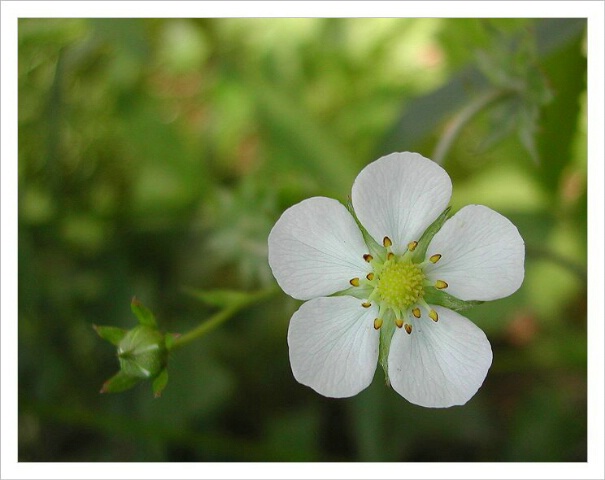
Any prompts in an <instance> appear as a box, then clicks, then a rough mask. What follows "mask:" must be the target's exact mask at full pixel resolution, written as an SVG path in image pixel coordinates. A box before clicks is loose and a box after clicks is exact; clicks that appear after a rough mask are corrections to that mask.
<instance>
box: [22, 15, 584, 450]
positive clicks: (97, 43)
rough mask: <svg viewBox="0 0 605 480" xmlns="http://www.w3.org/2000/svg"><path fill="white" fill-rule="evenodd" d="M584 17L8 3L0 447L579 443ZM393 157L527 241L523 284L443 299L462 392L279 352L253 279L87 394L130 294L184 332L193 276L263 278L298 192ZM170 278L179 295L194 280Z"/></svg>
mask: <svg viewBox="0 0 605 480" xmlns="http://www.w3.org/2000/svg"><path fill="white" fill-rule="evenodd" d="M585 28H586V21H585V20H582V19H544V20H541V19H532V20H529V19H496V20H490V19H483V20H480V19H438V18H434V19H397V18H392V19H244V18H242V19H146V20H138V19H22V20H20V21H19V32H18V33H19V140H18V141H19V166H18V169H19V258H18V260H19V284H18V287H19V345H18V347H19V460H20V461H24V462H31V461H341V460H342V461H482V462H485V461H531V462H533V461H586V450H587V446H586V431H587V420H586V398H587V379H586V359H587V348H586V340H587V338H586V288H587V286H586V270H585V265H586V242H587V241H586V225H587V215H586V207H587V205H586V176H587V164H586V156H587V153H586V129H587V126H586V104H587V99H586V61H587V59H586V44H585V42H586V37H585ZM406 150H410V151H417V152H419V153H421V154H423V155H425V156H427V157H429V158H433V159H434V160H438V161H440V162H442V163H443V166H444V168H446V170H447V171H448V173H449V174H450V175H451V177H452V181H453V184H454V193H453V198H452V206H453V209H454V211H455V210H457V209H459V208H461V207H462V206H464V205H466V204H469V203H478V204H484V205H488V206H490V207H492V208H494V209H496V210H498V211H499V212H501V213H502V214H504V215H506V216H507V217H509V218H510V219H511V220H512V221H513V222H514V223H515V224H516V225H517V226H518V228H519V230H520V232H521V234H522V236H523V237H524V239H525V242H526V246H527V257H526V278H525V282H524V285H523V286H522V288H521V289H520V290H519V291H518V292H517V293H515V294H514V295H512V296H511V297H508V298H506V299H503V300H499V301H495V302H491V303H486V304H483V305H481V306H478V307H475V308H473V309H472V310H470V311H468V312H465V313H466V315H467V316H468V317H469V318H471V319H472V320H473V321H474V322H476V323H477V325H479V326H480V327H481V328H482V329H483V330H484V331H485V332H486V334H487V336H488V338H489V339H490V341H491V343H492V346H493V350H494V362H493V365H492V368H491V370H490V372H489V373H488V376H487V379H486V381H485V383H484V385H483V387H482V388H481V389H480V390H479V392H478V393H477V395H475V397H473V399H471V400H470V401H469V403H468V404H467V405H465V406H463V407H453V408H450V409H445V410H434V409H423V408H421V407H417V406H415V405H411V404H409V403H408V402H407V401H406V400H404V399H403V398H401V397H400V396H399V395H397V394H396V393H395V392H394V391H392V390H391V389H390V388H387V387H385V386H384V380H383V373H382V371H381V370H380V369H377V373H376V377H375V379H374V382H373V383H372V385H371V386H370V387H369V388H368V389H367V390H365V391H363V392H362V393H360V394H359V395H357V396H356V397H353V398H350V399H343V400H335V399H328V398H324V397H321V396H319V395H318V394H316V393H315V392H313V391H312V390H310V389H309V388H307V387H304V386H302V385H300V384H298V383H297V382H296V381H295V380H294V378H293V376H292V373H291V371H290V366H289V361H288V349H287V343H286V333H287V328H288V321H289V318H290V316H291V314H292V313H293V312H294V311H295V309H296V308H297V307H298V305H299V303H300V302H296V301H294V300H292V299H290V298H288V297H287V296H286V295H285V294H283V293H281V292H279V291H276V293H275V294H273V295H272V296H271V297H270V298H269V299H267V300H265V301H263V302H261V303H258V304H256V305H254V306H251V307H249V308H246V309H244V310H242V311H240V312H239V313H238V314H236V315H235V316H233V317H232V318H230V319H229V320H228V321H227V322H226V323H224V324H223V325H221V326H220V328H218V329H216V330H213V331H212V332H210V333H208V334H207V335H205V336H203V337H200V338H199V339H197V340H195V341H193V342H192V343H190V344H188V345H186V346H184V347H183V348H182V349H179V350H177V351H175V352H173V354H172V356H171V358H170V362H169V367H168V370H169V375H170V381H169V383H168V386H167V387H166V390H165V391H164V393H163V395H162V397H161V398H158V399H154V398H153V395H152V393H151V387H150V385H149V382H147V383H141V384H139V385H137V386H136V387H135V388H134V389H132V390H129V391H127V392H124V393H120V394H104V395H101V394H99V389H100V387H101V385H102V384H103V382H104V381H105V380H106V379H107V378H109V377H110V376H112V375H113V374H114V373H115V372H116V371H117V368H118V361H117V359H116V357H115V349H114V348H113V347H112V346H111V345H110V344H109V343H106V342H104V341H102V340H101V339H100V338H98V337H97V336H96V335H95V332H94V331H93V329H92V328H91V326H92V324H93V323H94V324H101V325H113V326H117V327H122V328H132V327H134V325H135V323H136V318H135V317H134V316H133V315H132V313H131V311H130V305H129V304H130V300H131V298H132V297H133V296H134V295H136V296H137V298H139V299H140V300H141V301H142V302H143V303H144V304H145V305H147V306H148V307H149V308H151V309H152V310H153V311H154V312H155V314H156V317H157V318H158V321H159V323H160V327H161V329H163V330H165V331H169V332H179V333H185V332H187V331H189V330H191V329H192V328H194V327H196V326H197V325H199V324H200V323H201V322H203V321H204V320H206V319H207V318H209V317H210V316H211V315H213V314H214V313H216V312H217V311H220V309H219V308H218V307H217V306H215V305H213V303H215V301H213V297H212V294H210V295H204V299H203V300H204V301H202V300H201V299H200V296H199V295H195V293H196V292H197V293H199V292H203V291H207V290H212V289H217V288H220V289H229V290H236V291H242V292H248V291H250V292H253V291H258V290H263V289H268V288H269V289H270V288H272V286H273V285H274V280H273V277H272V275H271V272H270V269H269V267H268V264H267V235H268V233H269V231H270V229H271V227H272V225H273V224H274V223H275V221H276V220H277V218H278V217H279V215H280V213H281V212H283V210H285V209H286V208H287V207H288V206H290V205H292V204H294V203H296V202H298V201H300V200H302V199H304V198H307V197H310V196H314V195H325V196H329V197H333V198H337V199H339V200H340V201H342V202H343V203H346V202H347V196H348V195H349V193H350V188H351V185H352V182H353V180H354V178H355V175H356V174H357V173H358V172H359V171H360V170H361V168H363V166H365V165H366V164H368V163H370V162H371V161H373V160H375V159H377V158H378V157H380V156H381V155H384V154H387V153H391V152H393V151H406ZM192 293H193V294H192Z"/></svg>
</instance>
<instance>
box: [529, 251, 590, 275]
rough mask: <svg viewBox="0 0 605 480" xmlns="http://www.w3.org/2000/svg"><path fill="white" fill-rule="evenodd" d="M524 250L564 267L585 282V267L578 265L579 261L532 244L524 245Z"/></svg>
mask: <svg viewBox="0 0 605 480" xmlns="http://www.w3.org/2000/svg"><path fill="white" fill-rule="evenodd" d="M525 251H526V252H527V255H528V256H532V257H534V258H541V259H544V260H547V261H549V262H552V263H554V264H555V265H558V266H559V267H561V268H564V269H565V270H567V271H568V272H570V273H572V274H573V275H575V276H576V277H577V278H578V279H579V280H580V281H582V282H584V283H586V281H587V279H586V275H587V272H586V267H585V266H583V265H580V264H579V263H576V262H574V261H573V260H570V259H569V258H566V257H564V256H562V255H559V254H558V253H556V252H553V251H550V250H545V249H544V248H538V247H534V246H532V245H525Z"/></svg>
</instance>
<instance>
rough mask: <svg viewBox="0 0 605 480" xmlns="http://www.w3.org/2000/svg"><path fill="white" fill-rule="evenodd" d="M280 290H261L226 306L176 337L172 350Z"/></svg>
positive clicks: (272, 288) (273, 288) (274, 288)
mask: <svg viewBox="0 0 605 480" xmlns="http://www.w3.org/2000/svg"><path fill="white" fill-rule="evenodd" d="M278 291H279V290H278V289H277V288H276V287H271V288H268V289H266V290H261V291H259V292H256V293H252V294H250V295H249V296H247V297H246V298H244V299H242V300H240V301H238V302H235V303H233V304H231V305H229V306H227V307H225V308H224V309H223V310H221V311H220V312H217V313H215V314H214V315H212V316H211V317H210V318H209V319H208V320H206V321H204V322H202V323H201V324H200V325H198V326H197V327H195V328H194V329H193V330H190V331H189V332H187V333H185V334H183V335H181V336H180V337H178V338H177V339H175V340H174V343H173V344H172V347H171V350H174V349H175V348H180V347H182V346H184V345H187V344H188V343H191V342H192V341H193V340H196V339H198V338H199V337H202V336H204V335H206V334H207V333H208V332H211V331H212V330H214V329H215V328H217V327H219V326H220V325H222V324H223V323H224V322H225V321H227V320H229V319H230V318H231V317H232V316H234V315H235V314H236V313H238V312H239V311H241V310H243V309H244V308H247V307H249V306H251V305H254V304H255V303H260V302H262V301H263V300H266V299H267V298H270V297H271V296H273V295H274V294H275V293H277V292H278Z"/></svg>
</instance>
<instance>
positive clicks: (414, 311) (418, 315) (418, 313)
mask: <svg viewBox="0 0 605 480" xmlns="http://www.w3.org/2000/svg"><path fill="white" fill-rule="evenodd" d="M412 315H414V316H415V317H416V318H420V309H419V308H418V307H416V308H413V309H412Z"/></svg>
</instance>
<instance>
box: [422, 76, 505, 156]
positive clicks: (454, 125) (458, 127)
mask: <svg viewBox="0 0 605 480" xmlns="http://www.w3.org/2000/svg"><path fill="white" fill-rule="evenodd" d="M511 93H512V91H511V90H506V89H502V88H498V89H493V90H488V91H487V92H485V93H484V94H483V95H479V96H478V97H477V98H475V99H474V100H473V101H472V102H471V103H469V104H468V105H467V106H466V107H465V108H463V109H462V110H460V112H458V114H457V115H456V116H455V117H454V118H453V120H452V121H451V122H450V124H449V125H448V126H447V127H446V129H445V132H444V133H443V136H442V137H441V138H440V139H439V142H438V143H437V146H436V147H435V150H434V152H433V156H432V159H433V161H434V162H435V163H438V164H439V165H442V164H443V162H444V160H445V156H446V155H447V153H448V152H449V151H450V149H451V147H452V145H453V143H454V141H455V140H456V138H458V136H459V135H460V132H461V131H462V129H463V128H464V127H465V126H466V125H467V124H468V123H469V122H470V121H471V120H472V119H473V118H474V117H475V116H476V115H477V114H478V113H479V112H481V111H482V110H484V109H485V108H487V107H488V106H490V105H491V104H493V103H495V102H497V101H499V100H501V99H502V98H503V97H505V96H507V95H510V94H511Z"/></svg>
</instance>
